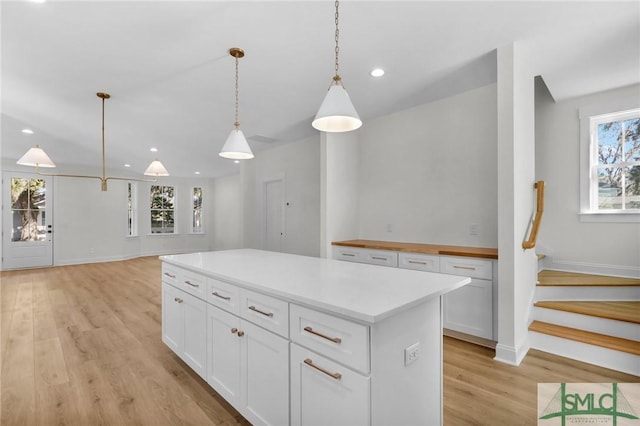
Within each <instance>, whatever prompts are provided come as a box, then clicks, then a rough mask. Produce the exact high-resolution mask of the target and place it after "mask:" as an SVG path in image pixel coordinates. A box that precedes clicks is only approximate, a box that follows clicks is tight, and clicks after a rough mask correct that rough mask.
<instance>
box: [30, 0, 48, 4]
mask: <svg viewBox="0 0 640 426" xmlns="http://www.w3.org/2000/svg"><path fill="white" fill-rule="evenodd" d="M46 1H47V0H31V3H46Z"/></svg>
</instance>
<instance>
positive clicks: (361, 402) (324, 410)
mask: <svg viewBox="0 0 640 426" xmlns="http://www.w3.org/2000/svg"><path fill="white" fill-rule="evenodd" d="M369 380H370V379H369V377H368V376H364V375H361V374H359V373H356V372H354V371H352V370H350V369H348V368H347V367H344V366H342V365H340V364H337V363H335V362H333V361H331V360H329V359H328V358H325V357H323V356H321V355H318V354H316V353H315V352H311V351H309V350H307V349H305V348H302V347H301V346H298V345H297V344H295V343H292V344H291V424H292V425H318V426H320V425H322V426H331V425H354V426H355V425H369V424H371V405H370V401H371V400H370V386H369Z"/></svg>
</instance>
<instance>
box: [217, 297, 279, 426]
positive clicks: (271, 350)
mask: <svg viewBox="0 0 640 426" xmlns="http://www.w3.org/2000/svg"><path fill="white" fill-rule="evenodd" d="M207 329H208V334H209V335H208V339H207V342H208V350H207V353H208V372H207V383H209V385H211V387H213V388H214V389H215V390H216V391H217V392H218V393H220V395H222V396H223V397H224V398H225V399H226V400H227V401H228V402H229V403H230V404H231V405H233V406H234V407H236V409H237V410H238V411H240V412H241V413H242V414H243V415H244V416H245V417H246V418H247V419H248V420H249V421H250V422H251V423H253V424H256V425H287V424H289V341H288V340H286V339H284V338H282V337H280V336H277V335H275V334H273V333H271V332H269V331H266V330H264V329H262V328H260V327H258V326H256V325H254V324H252V323H250V322H248V321H246V320H243V319H241V318H239V317H236V316H235V315H232V314H230V313H228V312H225V311H223V310H222V309H219V308H216V307H214V306H211V305H209V306H207Z"/></svg>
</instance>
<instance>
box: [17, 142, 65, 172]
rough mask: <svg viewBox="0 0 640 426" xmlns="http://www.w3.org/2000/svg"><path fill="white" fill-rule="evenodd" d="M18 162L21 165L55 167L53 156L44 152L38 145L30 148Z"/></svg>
mask: <svg viewBox="0 0 640 426" xmlns="http://www.w3.org/2000/svg"><path fill="white" fill-rule="evenodd" d="M16 164H20V165H21V166H32V167H55V166H56V165H55V164H53V161H51V158H49V156H48V155H47V154H46V153H45V152H44V150H43V149H42V148H40V147H39V146H38V145H36V146H34V147H33V148H31V149H29V151H27V153H26V154H24V155H23V156H22V157H20V159H19V160H18V161H16Z"/></svg>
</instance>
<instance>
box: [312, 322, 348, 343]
mask: <svg viewBox="0 0 640 426" xmlns="http://www.w3.org/2000/svg"><path fill="white" fill-rule="evenodd" d="M304 331H306V332H307V333H311V334H314V335H316V336H318V337H322V338H323V339H327V340H330V341H332V342H333V343H337V344H340V343H342V339H341V338H339V337H329V336H325V335H324V334H322V333H318V332H317V331H315V330H314V329H313V328H311V327H309V326H307V327H305V328H304Z"/></svg>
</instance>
